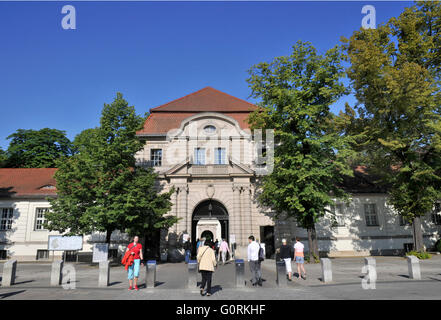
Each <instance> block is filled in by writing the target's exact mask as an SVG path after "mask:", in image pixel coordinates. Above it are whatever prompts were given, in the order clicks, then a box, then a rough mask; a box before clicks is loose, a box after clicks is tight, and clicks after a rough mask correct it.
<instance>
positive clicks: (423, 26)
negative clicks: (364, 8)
mask: <svg viewBox="0 0 441 320" xmlns="http://www.w3.org/2000/svg"><path fill="white" fill-rule="evenodd" d="M440 31H441V5H440V3H439V2H420V3H417V5H414V6H412V7H410V8H406V9H405V10H404V12H403V13H402V14H401V15H400V16H399V17H397V18H392V19H390V20H389V22H388V23H386V24H384V25H381V26H379V27H378V28H377V29H360V30H359V31H356V32H354V34H353V35H352V36H351V37H350V39H343V42H344V45H345V50H346V52H347V56H348V58H349V62H350V67H349V68H348V70H347V73H348V76H349V78H350V79H351V84H352V87H353V88H354V92H355V96H356V98H357V101H358V104H357V105H356V106H355V110H356V113H358V118H356V115H355V114H356V113H355V112H353V111H354V110H352V109H351V108H347V110H346V113H345V114H344V115H341V116H342V117H346V120H348V122H350V123H351V124H352V126H353V128H352V130H348V131H349V132H351V131H352V132H354V130H355V131H356V132H358V133H361V135H360V136H363V137H364V139H361V140H360V142H361V143H360V148H361V149H362V150H363V152H364V153H365V154H366V155H367V156H366V157H365V159H369V160H368V161H369V162H370V164H371V166H372V169H373V170H376V171H377V172H378V173H379V176H381V177H383V178H382V179H381V182H382V183H385V184H387V185H388V186H390V187H389V200H388V201H389V203H390V204H391V205H392V206H393V207H394V209H395V210H396V211H397V212H398V213H399V214H400V215H401V216H403V217H404V218H405V219H406V220H408V221H411V222H412V223H413V231H414V245H415V248H416V249H417V250H421V249H422V248H423V237H422V233H421V226H420V217H421V216H424V215H425V214H427V213H428V212H430V211H431V210H432V208H433V206H434V203H435V201H436V200H438V199H439V198H441V174H440V173H441V103H440V101H441V99H440V98H441V96H440V94H441V91H440V89H441V86H440V80H441V77H440V75H441V73H440V71H441V69H440V68H441V67H440V62H441V46H440V44H441V38H440V37H441V34H440ZM349 119H352V120H349Z"/></svg>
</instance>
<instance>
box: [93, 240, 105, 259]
mask: <svg viewBox="0 0 441 320" xmlns="http://www.w3.org/2000/svg"><path fill="white" fill-rule="evenodd" d="M108 257H109V244H108V243H95V244H94V245H93V257H92V262H100V261H107V260H108Z"/></svg>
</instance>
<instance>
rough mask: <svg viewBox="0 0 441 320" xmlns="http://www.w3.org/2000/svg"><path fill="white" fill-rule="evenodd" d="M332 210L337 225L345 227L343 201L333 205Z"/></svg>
mask: <svg viewBox="0 0 441 320" xmlns="http://www.w3.org/2000/svg"><path fill="white" fill-rule="evenodd" d="M331 212H332V215H333V217H334V218H335V225H334V226H335V227H344V226H345V219H344V218H345V217H344V213H343V205H342V204H341V203H339V204H336V205H331Z"/></svg>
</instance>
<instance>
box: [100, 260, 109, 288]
mask: <svg viewBox="0 0 441 320" xmlns="http://www.w3.org/2000/svg"><path fill="white" fill-rule="evenodd" d="M99 266H100V269H99V272H100V274H99V278H98V287H107V286H109V279H110V261H100V262H99Z"/></svg>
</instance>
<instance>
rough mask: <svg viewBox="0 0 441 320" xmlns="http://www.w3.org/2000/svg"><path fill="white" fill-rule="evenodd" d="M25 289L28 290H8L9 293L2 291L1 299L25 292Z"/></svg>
mask: <svg viewBox="0 0 441 320" xmlns="http://www.w3.org/2000/svg"><path fill="white" fill-rule="evenodd" d="M25 291H26V290H20V291H14V292H8V293H1V294H0V299H4V298H8V297H11V296H15V295H17V294H20V293H23V292H25Z"/></svg>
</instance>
